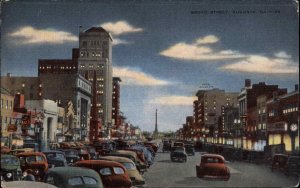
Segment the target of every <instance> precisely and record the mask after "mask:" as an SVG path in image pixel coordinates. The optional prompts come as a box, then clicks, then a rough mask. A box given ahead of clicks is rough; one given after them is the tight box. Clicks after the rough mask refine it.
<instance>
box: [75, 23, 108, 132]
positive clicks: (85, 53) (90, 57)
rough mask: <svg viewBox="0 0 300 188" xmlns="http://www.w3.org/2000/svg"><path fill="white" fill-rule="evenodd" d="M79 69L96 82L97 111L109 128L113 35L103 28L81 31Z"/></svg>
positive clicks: (80, 72)
mask: <svg viewBox="0 0 300 188" xmlns="http://www.w3.org/2000/svg"><path fill="white" fill-rule="evenodd" d="M78 71H79V74H81V75H82V76H84V77H85V78H86V79H88V80H89V81H91V82H96V87H97V88H96V90H97V91H96V95H97V96H96V99H97V103H96V105H97V106H96V107H97V112H98V116H99V118H101V119H102V122H103V124H104V126H106V127H104V129H105V130H107V126H110V125H111V123H112V85H113V84H112V37H111V35H110V34H109V33H108V32H107V31H106V30H104V29H103V28H101V27H92V28H90V29H88V30H86V31H80V33H79V58H78ZM95 74H96V80H93V79H94V75H95Z"/></svg>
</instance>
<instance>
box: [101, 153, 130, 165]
mask: <svg viewBox="0 0 300 188" xmlns="http://www.w3.org/2000/svg"><path fill="white" fill-rule="evenodd" d="M100 159H108V160H112V161H116V162H123V163H124V162H125V163H126V162H127V163H134V162H133V161H132V160H131V159H128V158H126V157H118V156H109V155H108V156H102V157H100Z"/></svg>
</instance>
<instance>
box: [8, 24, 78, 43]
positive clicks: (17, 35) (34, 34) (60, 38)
mask: <svg viewBox="0 0 300 188" xmlns="http://www.w3.org/2000/svg"><path fill="white" fill-rule="evenodd" d="M9 36H10V37H11V38H12V39H13V42H15V43H16V44H21V45H26V44H44V43H48V44H64V43H66V42H77V41H78V37H77V36H75V35H73V34H72V33H69V32H65V31H58V30H54V29H36V28H34V27H31V26H25V27H21V28H18V29H17V30H16V31H14V32H12V33H11V34H9Z"/></svg>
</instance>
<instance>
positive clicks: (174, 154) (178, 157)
mask: <svg viewBox="0 0 300 188" xmlns="http://www.w3.org/2000/svg"><path fill="white" fill-rule="evenodd" d="M170 158H171V161H172V162H174V161H182V162H186V161H187V154H186V152H185V149H184V147H173V150H172V151H171V153H170Z"/></svg>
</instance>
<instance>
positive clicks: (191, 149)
mask: <svg viewBox="0 0 300 188" xmlns="http://www.w3.org/2000/svg"><path fill="white" fill-rule="evenodd" d="M184 147H185V152H186V154H188V155H195V148H194V145H193V144H185V145H184Z"/></svg>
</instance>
